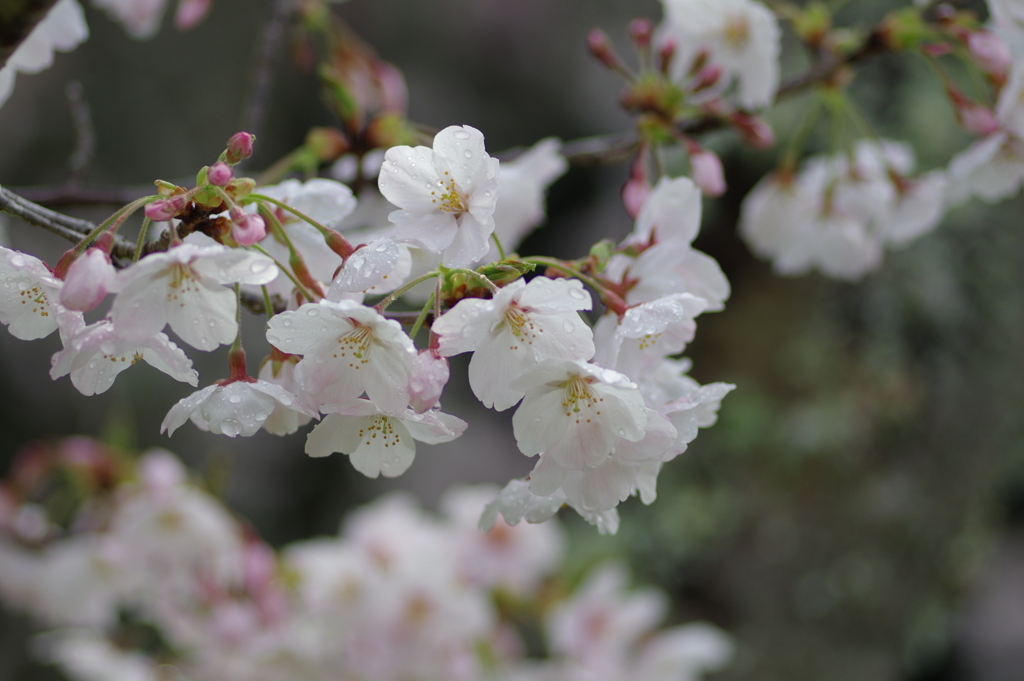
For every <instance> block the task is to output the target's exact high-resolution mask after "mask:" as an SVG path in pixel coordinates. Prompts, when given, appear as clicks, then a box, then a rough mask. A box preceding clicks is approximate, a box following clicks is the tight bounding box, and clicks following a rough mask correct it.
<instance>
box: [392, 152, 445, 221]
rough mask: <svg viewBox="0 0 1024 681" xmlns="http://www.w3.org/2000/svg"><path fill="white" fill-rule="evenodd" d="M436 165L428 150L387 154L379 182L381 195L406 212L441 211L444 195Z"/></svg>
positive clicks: (431, 153)
mask: <svg viewBox="0 0 1024 681" xmlns="http://www.w3.org/2000/svg"><path fill="white" fill-rule="evenodd" d="M433 161H434V152H433V150H431V149H428V148H427V147H406V146H399V147H391V148H390V149H388V150H387V152H385V154H384V164H383V165H382V166H381V169H380V176H379V177H378V180H377V184H378V186H379V187H380V193H381V194H383V195H384V198H386V199H387V200H388V201H390V202H391V203H393V204H394V205H396V206H398V207H399V208H402V209H403V210H406V211H410V212H413V213H426V212H429V211H435V210H438V208H437V200H438V199H437V197H438V195H439V194H441V193H442V191H440V183H439V178H438V173H437V171H436V170H435V169H434V163H433Z"/></svg>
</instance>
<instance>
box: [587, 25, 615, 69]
mask: <svg viewBox="0 0 1024 681" xmlns="http://www.w3.org/2000/svg"><path fill="white" fill-rule="evenodd" d="M587 49H588V50H589V51H590V54H592V55H593V56H594V57H595V58H596V59H597V60H598V61H599V62H601V63H602V64H604V65H605V66H607V67H608V68H610V69H612V70H618V69H619V68H620V64H619V58H618V56H617V55H616V54H615V51H614V50H612V45H611V42H609V40H608V36H607V35H606V34H605V32H604V31H602V30H601V29H599V28H592V29H590V31H589V32H588V33H587Z"/></svg>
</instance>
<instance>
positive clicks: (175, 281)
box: [167, 262, 196, 307]
mask: <svg viewBox="0 0 1024 681" xmlns="http://www.w3.org/2000/svg"><path fill="white" fill-rule="evenodd" d="M195 280H196V273H195V272H193V271H192V268H191V267H189V266H188V265H185V264H182V263H180V262H176V263H174V264H173V265H171V281H170V283H169V284H168V288H167V302H169V303H170V302H173V301H175V300H178V297H179V296H180V295H181V293H183V292H185V291H188V290H189V289H191V288H193V285H192V282H194V281H195ZM178 305H180V306H181V307H185V303H183V302H179V303H178Z"/></svg>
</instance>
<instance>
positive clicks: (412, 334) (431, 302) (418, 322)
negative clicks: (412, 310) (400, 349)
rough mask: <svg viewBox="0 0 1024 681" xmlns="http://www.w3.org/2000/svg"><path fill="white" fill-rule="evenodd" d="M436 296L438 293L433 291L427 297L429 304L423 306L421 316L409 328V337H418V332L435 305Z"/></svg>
mask: <svg viewBox="0 0 1024 681" xmlns="http://www.w3.org/2000/svg"><path fill="white" fill-rule="evenodd" d="M436 298H437V294H435V293H434V292H433V291H431V292H430V297H429V298H427V304H426V305H424V306H423V309H422V310H420V316H419V317H417V318H416V322H415V323H414V324H413V325H412V328H411V329H410V330H409V338H413V339H415V338H416V334H418V333H419V332H420V328H421V327H422V326H423V322H424V321H426V319H427V315H428V314H429V313H430V310H431V309H432V308H433V307H434V300H435V299H436ZM435 319H436V317H435Z"/></svg>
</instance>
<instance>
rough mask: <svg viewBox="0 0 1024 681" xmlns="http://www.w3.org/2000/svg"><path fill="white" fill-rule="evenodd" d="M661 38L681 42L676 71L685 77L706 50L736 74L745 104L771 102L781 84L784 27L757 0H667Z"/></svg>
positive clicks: (731, 74) (729, 76)
mask: <svg viewBox="0 0 1024 681" xmlns="http://www.w3.org/2000/svg"><path fill="white" fill-rule="evenodd" d="M663 4H664V5H665V22H664V24H662V26H661V29H660V32H659V33H660V38H659V40H660V42H661V43H662V44H664V42H665V41H667V40H671V41H673V42H674V44H675V46H676V55H675V59H674V60H673V64H672V66H673V70H672V73H673V76H674V77H675V79H676V80H681V79H682V78H683V76H685V75H686V74H687V73H689V71H690V70H691V69H692V67H693V64H694V60H695V59H696V57H697V55H698V54H700V53H701V52H702V51H707V53H708V59H709V60H710V61H711V62H712V63H715V64H719V65H721V67H722V68H723V69H724V73H725V76H726V78H723V79H722V80H723V81H724V82H725V83H728V82H729V81H730V80H731V79H733V78H735V80H736V82H737V86H738V87H737V100H738V101H739V103H740V105H741V106H743V107H745V108H760V107H764V106H767V105H769V104H771V102H772V100H773V99H774V98H775V91H776V90H777V89H778V87H779V41H780V35H781V32H780V31H779V26H778V22H777V21H776V19H775V16H774V15H773V14H772V12H771V10H769V9H768V8H767V7H765V6H764V5H763V4H761V3H760V2H755V1H754V0H663Z"/></svg>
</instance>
